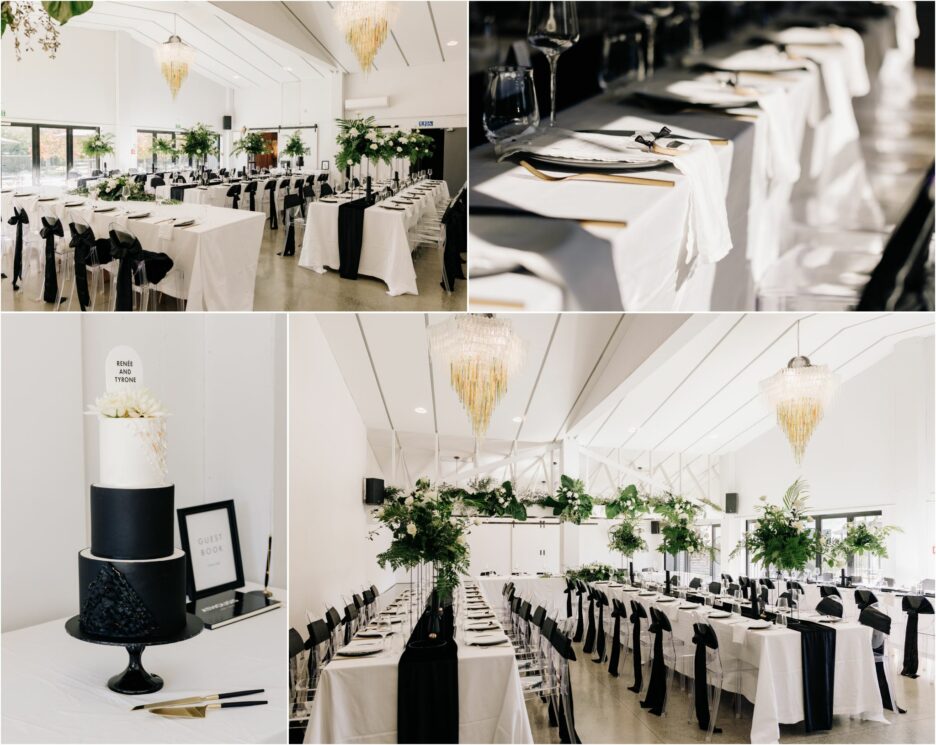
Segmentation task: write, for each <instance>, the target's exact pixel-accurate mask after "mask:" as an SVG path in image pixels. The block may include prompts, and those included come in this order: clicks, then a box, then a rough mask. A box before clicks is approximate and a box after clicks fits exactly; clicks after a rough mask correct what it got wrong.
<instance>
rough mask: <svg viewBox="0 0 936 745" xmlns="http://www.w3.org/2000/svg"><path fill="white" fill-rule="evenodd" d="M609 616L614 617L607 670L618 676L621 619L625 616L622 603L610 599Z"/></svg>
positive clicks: (625, 612)
mask: <svg viewBox="0 0 936 745" xmlns="http://www.w3.org/2000/svg"><path fill="white" fill-rule="evenodd" d="M611 618H613V619H614V635H613V636H612V637H611V660H610V662H609V663H608V672H609V673H611V675H613V676H614V677H615V678H616V677H618V663H619V662H620V660H621V619H622V618H623V619H626V618H627V611H626V610H625V608H624V603H622V602H621V601H620V600H615V599H614V598H612V599H611Z"/></svg>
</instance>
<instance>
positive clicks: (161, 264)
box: [109, 230, 173, 311]
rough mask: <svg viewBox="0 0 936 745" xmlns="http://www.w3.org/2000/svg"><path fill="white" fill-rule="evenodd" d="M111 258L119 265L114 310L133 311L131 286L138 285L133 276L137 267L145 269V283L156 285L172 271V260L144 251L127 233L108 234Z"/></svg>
mask: <svg viewBox="0 0 936 745" xmlns="http://www.w3.org/2000/svg"><path fill="white" fill-rule="evenodd" d="M109 235H110V248H111V257H112V258H114V259H117V260H118V261H119V262H120V264H119V266H118V267H117V280H116V281H117V300H116V303H115V306H114V310H117V311H132V310H133V284H134V281H136V283H137V284H139V282H140V279H139V277H136V279H134V275H135V274H136V270H137V267H138V265H139V264H140V263H141V262H142V263H144V266H145V268H146V281H147V282H148V283H150V284H154V285H155V284H158V283H159V282H161V281H162V280H163V278H165V276H166V275H167V274H168V273H169V271H170V270H171V269H172V265H173V261H172V259H171V258H170V257H169V256H167V255H166V254H164V253H154V252H152V251H144V250H143V247H142V246H141V245H140V241H139V239H138V238H136V237H135V236H132V235H130V234H129V233H123V232H120V233H118V232H117V231H115V230H111V231H110V232H109Z"/></svg>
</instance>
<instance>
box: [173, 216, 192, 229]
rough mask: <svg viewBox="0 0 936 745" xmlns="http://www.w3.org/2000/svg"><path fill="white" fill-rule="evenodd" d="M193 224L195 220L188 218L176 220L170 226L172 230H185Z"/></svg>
mask: <svg viewBox="0 0 936 745" xmlns="http://www.w3.org/2000/svg"><path fill="white" fill-rule="evenodd" d="M194 224H195V218H193V217H189V218H186V219H185V220H176V221H175V222H174V223H173V224H172V226H173V227H174V228H186V227H188V226H189V225H194Z"/></svg>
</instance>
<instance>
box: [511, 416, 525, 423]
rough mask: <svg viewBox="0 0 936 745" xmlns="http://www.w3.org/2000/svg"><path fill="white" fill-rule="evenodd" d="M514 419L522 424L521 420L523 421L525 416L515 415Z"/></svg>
mask: <svg viewBox="0 0 936 745" xmlns="http://www.w3.org/2000/svg"><path fill="white" fill-rule="evenodd" d="M513 421H515V422H516V423H517V424H520V422H522V421H523V417H522V416H515V417H514V418H513Z"/></svg>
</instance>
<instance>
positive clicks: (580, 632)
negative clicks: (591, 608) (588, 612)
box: [572, 580, 585, 642]
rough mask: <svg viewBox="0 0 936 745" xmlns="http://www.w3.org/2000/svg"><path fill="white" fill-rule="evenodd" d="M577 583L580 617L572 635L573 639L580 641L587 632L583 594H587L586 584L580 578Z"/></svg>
mask: <svg viewBox="0 0 936 745" xmlns="http://www.w3.org/2000/svg"><path fill="white" fill-rule="evenodd" d="M575 585H576V588H577V589H576V594H577V595H578V619H577V620H576V622H575V634H573V636H572V641H574V642H580V641H582V637H583V636H584V634H585V620H584V619H583V618H582V595H584V594H585V586H584V585H583V584H582V583H581V582H580V581H578V580H576V583H575Z"/></svg>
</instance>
